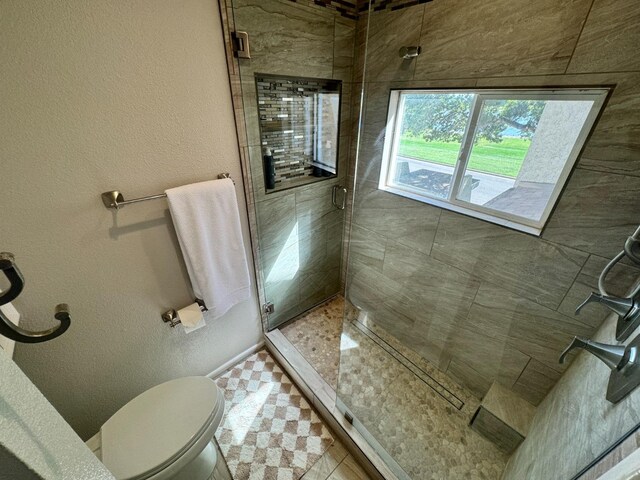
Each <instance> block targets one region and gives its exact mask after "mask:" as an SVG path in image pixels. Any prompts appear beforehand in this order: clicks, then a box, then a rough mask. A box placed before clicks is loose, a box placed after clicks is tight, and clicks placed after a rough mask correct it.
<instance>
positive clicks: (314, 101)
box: [255, 74, 342, 194]
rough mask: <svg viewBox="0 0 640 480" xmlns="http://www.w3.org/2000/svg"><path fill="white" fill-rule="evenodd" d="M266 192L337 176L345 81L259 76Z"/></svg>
mask: <svg viewBox="0 0 640 480" xmlns="http://www.w3.org/2000/svg"><path fill="white" fill-rule="evenodd" d="M255 82H256V92H257V101H258V116H259V122H258V123H259V127H260V144H261V148H262V162H263V171H264V188H265V192H266V193H267V194H268V193H273V192H277V191H281V190H286V189H289V188H293V187H298V186H301V185H307V184H309V183H315V182H319V181H322V180H326V179H330V178H335V177H336V176H337V174H338V144H339V138H340V104H341V95H342V82H341V81H340V80H331V79H321V78H303V77H290V76H281V75H267V74H256V75H255Z"/></svg>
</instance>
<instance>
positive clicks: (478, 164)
mask: <svg viewBox="0 0 640 480" xmlns="http://www.w3.org/2000/svg"><path fill="white" fill-rule="evenodd" d="M530 144H531V140H526V139H522V138H513V137H505V138H503V140H502V141H501V142H500V143H491V142H488V141H486V140H480V142H479V143H478V144H477V145H475V146H474V147H473V150H472V151H471V158H470V160H469V168H470V169H471V170H475V171H478V172H485V173H495V174H497V175H503V176H505V177H511V178H515V177H516V176H517V175H518V172H519V171H520V167H521V166H522V162H523V160H524V157H525V155H526V154H527V150H528V149H529V145H530ZM459 149H460V145H459V144H457V143H455V142H427V141H425V140H424V139H422V138H419V137H411V136H403V137H402V139H401V140H400V151H399V155H402V156H405V157H411V158H415V159H417V160H428V161H429V162H433V163H440V164H442V165H452V166H453V165H455V163H456V160H457V159H458V151H459Z"/></svg>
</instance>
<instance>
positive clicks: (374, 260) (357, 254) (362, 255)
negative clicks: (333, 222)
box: [349, 223, 386, 272]
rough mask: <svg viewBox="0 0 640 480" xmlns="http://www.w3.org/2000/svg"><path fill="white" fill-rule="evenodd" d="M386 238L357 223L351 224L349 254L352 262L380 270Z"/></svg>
mask: <svg viewBox="0 0 640 480" xmlns="http://www.w3.org/2000/svg"><path fill="white" fill-rule="evenodd" d="M385 244H386V239H385V238H384V237H382V236H380V235H378V234H377V233H375V232H372V231H371V230H367V229H366V228H362V227H361V226H359V225H358V224H357V223H354V224H352V226H351V238H350V239H349V256H350V259H351V261H352V262H360V263H362V264H364V265H367V266H369V267H371V268H373V269H375V270H378V271H380V272H381V271H382V262H383V261H384V249H385Z"/></svg>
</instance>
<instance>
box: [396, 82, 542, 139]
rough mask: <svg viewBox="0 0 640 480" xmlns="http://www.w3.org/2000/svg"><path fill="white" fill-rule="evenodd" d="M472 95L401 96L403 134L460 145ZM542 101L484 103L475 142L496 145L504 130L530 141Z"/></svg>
mask: <svg viewBox="0 0 640 480" xmlns="http://www.w3.org/2000/svg"><path fill="white" fill-rule="evenodd" d="M474 97H475V95H473V94H470V93H449V94H441V93H438V94H433V93H425V94H411V95H407V96H405V100H404V117H403V120H404V121H403V132H402V133H403V134H409V135H413V136H416V137H422V138H424V139H425V140H426V141H428V142H429V141H440V142H461V141H462V137H463V135H464V132H465V130H466V128H467V122H468V120H469V114H470V113H469V112H470V111H471V105H472V103H473V99H474ZM544 105H545V102H544V101H542V100H486V101H485V102H484V103H483V106H482V112H481V114H480V119H479V121H478V127H477V129H476V132H477V134H476V138H475V142H478V141H479V140H480V139H482V138H483V139H485V140H488V141H490V142H500V141H501V140H502V137H503V135H504V132H505V130H507V129H511V130H512V131H514V133H516V134H517V135H518V136H520V137H521V138H531V137H532V136H533V134H534V133H535V131H536V127H537V126H538V121H539V120H540V116H541V115H542V111H543V110H544Z"/></svg>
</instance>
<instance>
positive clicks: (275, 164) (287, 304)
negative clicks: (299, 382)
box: [227, 0, 355, 330]
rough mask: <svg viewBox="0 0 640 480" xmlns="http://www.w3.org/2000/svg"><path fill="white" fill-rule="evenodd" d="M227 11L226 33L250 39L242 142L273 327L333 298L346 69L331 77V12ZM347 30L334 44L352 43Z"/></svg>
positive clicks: (268, 6)
mask: <svg viewBox="0 0 640 480" xmlns="http://www.w3.org/2000/svg"><path fill="white" fill-rule="evenodd" d="M228 5H229V6H230V7H231V8H229V9H228V10H227V11H228V12H232V13H233V18H232V20H233V25H232V28H231V30H232V31H244V32H248V35H249V43H250V51H251V58H241V59H238V67H239V68H238V70H239V72H240V77H241V78H240V85H241V88H242V99H241V102H240V105H241V106H242V108H243V111H244V126H245V127H246V137H244V136H242V135H241V136H240V142H241V146H242V147H243V148H242V152H243V155H246V156H248V160H249V166H250V172H249V175H248V180H249V181H250V183H251V193H252V195H251V199H252V201H251V203H252V204H253V205H252V206H251V207H252V208H255V215H256V216H255V219H256V227H255V228H254V229H253V231H254V233H257V249H258V256H257V259H258V262H257V265H256V267H257V275H259V277H260V279H261V282H260V283H259V287H260V289H261V292H260V293H261V301H262V302H263V303H272V304H273V306H274V308H275V310H274V311H273V313H270V314H268V318H267V326H266V327H267V330H273V329H274V328H277V327H278V326H280V325H281V324H283V323H285V322H287V321H288V320H290V319H292V318H293V317H296V316H298V315H300V314H301V313H303V312H305V311H306V310H308V309H310V308H312V307H314V306H315V305H317V304H319V303H321V302H323V301H325V300H327V299H328V298H330V297H331V296H333V295H335V294H336V293H338V292H339V291H340V271H341V261H342V232H343V230H344V223H343V222H344V211H343V210H338V209H337V208H336V207H335V206H334V205H333V203H332V193H333V188H334V187H336V186H338V185H339V184H340V183H341V182H344V180H345V176H346V172H347V168H346V167H347V165H346V162H347V160H348V157H347V155H348V153H349V134H350V133H351V132H350V131H349V130H350V115H351V109H350V108H348V107H349V104H350V97H349V94H350V92H351V90H350V86H351V85H350V84H349V83H347V81H348V80H349V79H350V74H349V71H347V69H346V67H345V70H344V71H343V73H342V74H341V75H334V70H335V68H334V65H333V62H334V48H338V47H336V46H334V42H335V41H337V40H336V39H334V38H333V31H334V28H337V27H336V26H335V23H336V16H338V12H336V11H335V10H329V9H323V8H314V9H311V10H310V8H309V6H308V5H302V4H300V3H295V2H282V1H280V0H259V1H258V0H230V1H229V2H228ZM354 33H355V32H354V31H353V30H350V29H346V30H345V31H344V32H342V33H341V35H340V37H338V38H339V39H340V40H341V41H343V42H347V43H348V44H351V45H353V40H352V38H353V34H354ZM350 35H351V36H350ZM309 58H313V59H314V60H313V62H312V63H313V64H312V65H311V64H309ZM341 58H342V57H341ZM342 60H343V61H344V58H342ZM236 100H237V99H236ZM341 126H342V128H340V127H341ZM338 175H340V177H338ZM340 200H341V198H340V196H338V198H337V199H336V201H340Z"/></svg>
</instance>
